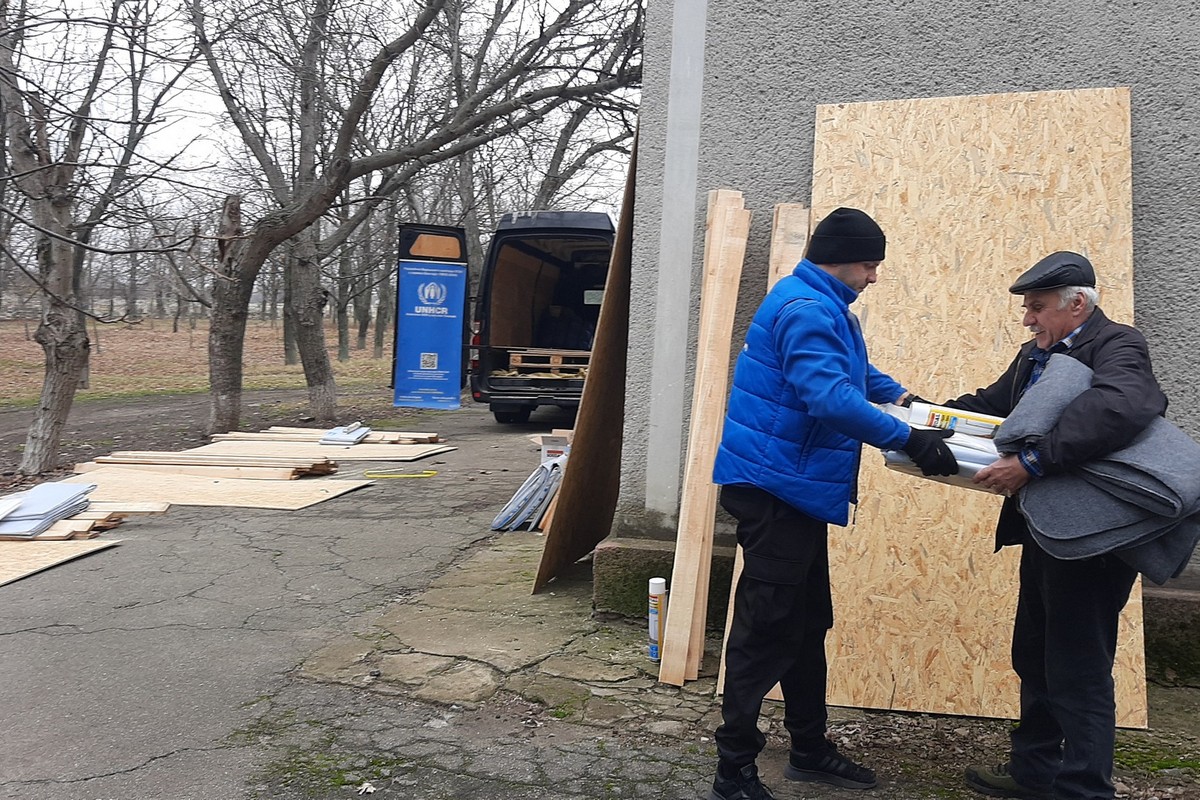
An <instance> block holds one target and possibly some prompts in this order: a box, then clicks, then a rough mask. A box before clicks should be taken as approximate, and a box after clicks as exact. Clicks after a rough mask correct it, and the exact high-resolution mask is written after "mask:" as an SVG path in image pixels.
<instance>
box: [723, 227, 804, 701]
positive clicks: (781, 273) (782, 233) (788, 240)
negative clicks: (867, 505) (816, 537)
mask: <svg viewBox="0 0 1200 800" xmlns="http://www.w3.org/2000/svg"><path fill="white" fill-rule="evenodd" d="M809 225H810V215H809V213H808V206H803V205H800V204H798V203H780V204H778V205H776V206H775V213H774V215H773V216H772V219H771V251H770V255H769V256H768V263H769V269H768V270H767V291H768V292H769V291H771V287H773V286H774V285H775V284H776V282H777V281H778V280H779V279H780V278H783V277H785V276H787V275H791V274H792V270H794V269H795V267H796V265H797V264H799V263H800V261H801V259H803V258H804V251H805V249H806V248H807V247H808V229H809ZM736 548H737V549H736V551H735V553H734V557H733V578H732V580H731V581H730V582H729V605H728V607H727V611H726V614H725V635H724V637H723V638H722V640H721V666H720V668H719V669H718V670H717V691H716V693H717V694H718V695H720V694H722V693H723V692H724V690H725V647H726V645H727V644H728V643H729V627H730V626H731V625H732V624H733V603H734V597H735V596H736V594H737V585H738V579H739V578H740V577H741V576H742V569H743V566H744V557H743V555H742V546H741V545H736ZM767 699H768V700H782V699H783V690H782V689H780V688H779V684H775V686H774V687H773V688H772V689H771V691H769V692H768V693H767Z"/></svg>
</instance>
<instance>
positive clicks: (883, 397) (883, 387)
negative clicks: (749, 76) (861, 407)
mask: <svg viewBox="0 0 1200 800" xmlns="http://www.w3.org/2000/svg"><path fill="white" fill-rule="evenodd" d="M902 394H904V387H903V386H901V385H900V383H899V382H898V381H897V380H896V379H895V378H893V377H892V376H891V375H888V374H887V373H885V372H880V371H879V370H877V369H876V368H875V365H874V364H870V363H868V364H867V399H868V400H870V401H871V402H872V403H894V402H896V401H897V400H898V399H900V395H902Z"/></svg>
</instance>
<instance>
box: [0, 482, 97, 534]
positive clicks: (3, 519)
mask: <svg viewBox="0 0 1200 800" xmlns="http://www.w3.org/2000/svg"><path fill="white" fill-rule="evenodd" d="M95 488H96V485H95V484H94V483H84V484H68V483H41V484H38V485H37V486H33V487H31V488H29V489H26V490H25V491H22V492H17V493H16V494H12V495H9V496H7V497H4V498H0V537H4V538H14V539H32V538H33V537H35V536H37V535H38V534H39V533H43V532H44V531H45V530H46V529H48V528H49V527H50V526H51V525H53V524H54V523H56V522H58V521H59V520H61V519H66V518H67V517H72V516H74V515H75V514H78V513H79V512H81V511H84V510H86V509H87V507H88V499H87V495H88V493H89V492H91V491H92V490H93V489H95Z"/></svg>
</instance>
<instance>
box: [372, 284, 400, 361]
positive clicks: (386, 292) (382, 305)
mask: <svg viewBox="0 0 1200 800" xmlns="http://www.w3.org/2000/svg"><path fill="white" fill-rule="evenodd" d="M394 300H395V297H394V295H393V292H392V271H391V270H390V269H388V268H387V267H386V266H385V267H384V269H383V280H381V281H380V282H379V305H378V306H377V307H376V308H377V310H376V312H375V349H374V350H373V351H372V353H371V357H372V358H383V345H384V342H385V341H386V340H387V335H388V332H389V330H390V329H391V325H392V303H393V301H394Z"/></svg>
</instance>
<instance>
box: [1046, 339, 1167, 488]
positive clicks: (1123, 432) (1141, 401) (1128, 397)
mask: <svg viewBox="0 0 1200 800" xmlns="http://www.w3.org/2000/svg"><path fill="white" fill-rule="evenodd" d="M1091 367H1092V387H1091V388H1090V389H1088V390H1087V391H1086V392H1084V393H1083V394H1081V395H1079V396H1078V397H1076V398H1075V399H1074V400H1072V401H1071V402H1070V403H1069V404H1068V405H1067V407H1066V408H1065V409H1064V410H1063V413H1062V416H1061V417H1060V418H1059V420H1058V423H1057V424H1056V425H1055V426H1054V428H1053V429H1051V431H1050V433H1048V434H1047V435H1046V436H1044V437H1042V438H1041V439H1040V440H1039V441H1038V442H1036V447H1037V453H1038V462H1039V463H1040V464H1041V465H1042V467H1043V469H1045V471H1046V473H1047V474H1053V473H1056V472H1062V471H1063V470H1065V469H1067V468H1068V467H1072V466H1075V465H1077V464H1082V463H1083V462H1085V461H1088V460H1090V459H1093V458H1098V457H1100V456H1103V455H1106V454H1108V453H1111V452H1112V451H1114V450H1120V449H1121V448H1123V447H1125V446H1126V445H1128V444H1129V443H1130V442H1132V441H1133V439H1134V438H1135V437H1136V436H1137V435H1138V434H1139V433H1141V432H1142V431H1143V430H1145V428H1146V426H1148V425H1149V424H1150V423H1151V422H1152V421H1154V418H1155V417H1158V416H1162V414H1163V413H1164V412H1165V411H1166V410H1167V398H1166V395H1164V394H1163V392H1162V390H1161V389H1160V388H1159V386H1158V381H1157V380H1155V378H1154V372H1153V371H1152V370H1151V367H1150V351H1149V348H1148V347H1147V346H1146V340H1145V338H1144V337H1143V336H1142V334H1141V333H1139V332H1138V331H1137V330H1136V329H1135V328H1130V327H1125V326H1121V328H1120V330H1119V332H1118V333H1117V334H1116V335H1114V336H1111V337H1108V338H1106V339H1104V340H1103V341H1101V342H1098V349H1097V351H1096V353H1095V354H1094V355H1093V356H1092V364H1091Z"/></svg>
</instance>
